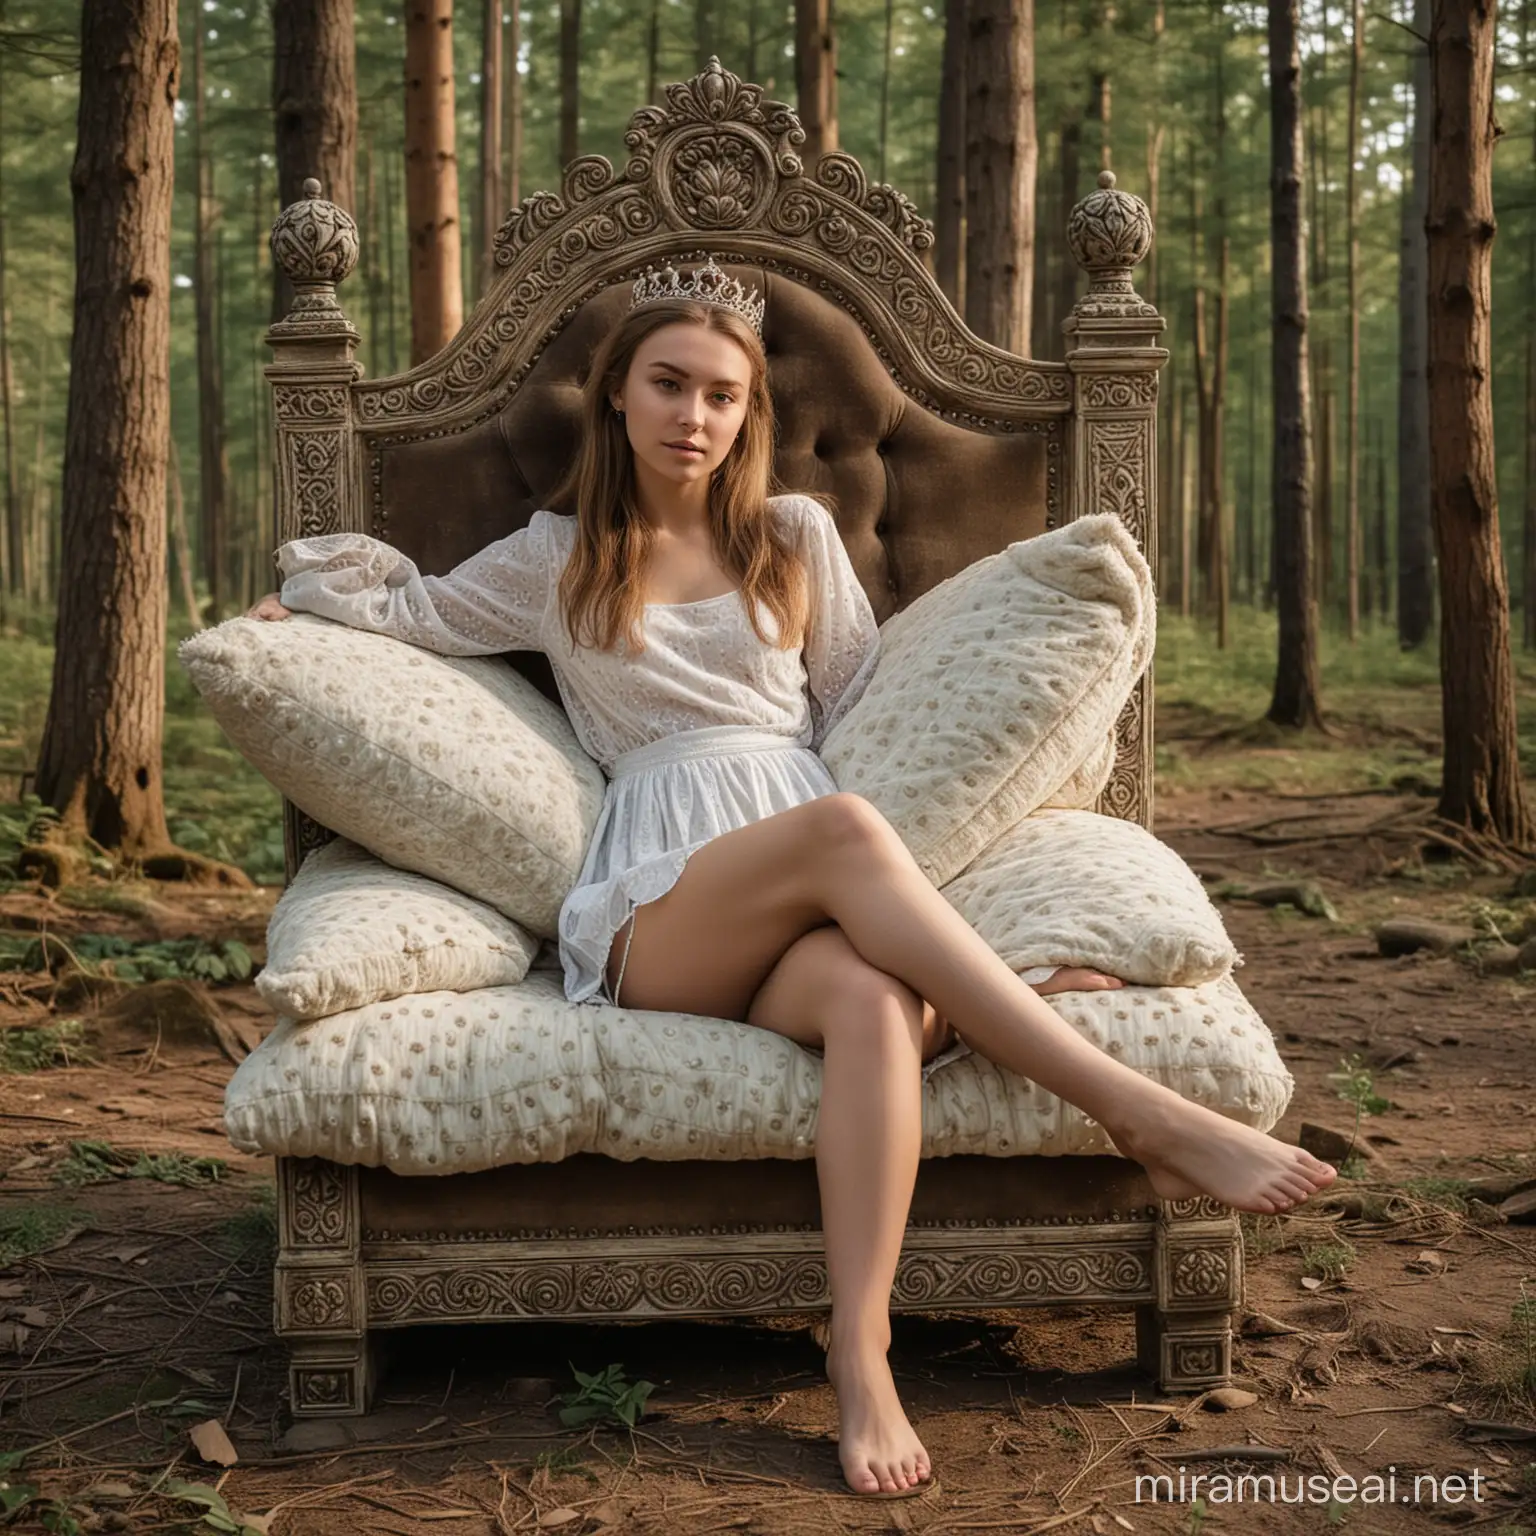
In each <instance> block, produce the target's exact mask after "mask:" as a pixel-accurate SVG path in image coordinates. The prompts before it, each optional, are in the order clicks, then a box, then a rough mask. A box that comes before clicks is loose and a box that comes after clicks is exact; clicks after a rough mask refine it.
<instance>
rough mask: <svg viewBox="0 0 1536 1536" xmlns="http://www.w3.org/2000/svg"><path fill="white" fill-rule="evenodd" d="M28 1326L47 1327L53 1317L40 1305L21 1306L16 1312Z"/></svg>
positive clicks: (49, 1325)
mask: <svg viewBox="0 0 1536 1536" xmlns="http://www.w3.org/2000/svg"><path fill="white" fill-rule="evenodd" d="M16 1316H17V1317H19V1318H20V1319H21V1320H22V1322H24V1323H25V1324H26V1325H27V1327H28V1328H48V1327H51V1326H52V1324H53V1319H52V1318H51V1317H49V1315H48V1314H47V1313H46V1312H45V1311H43V1309H42V1308H41V1307H23V1308H22V1309H21V1310H20V1311H19V1312H18V1313H17V1314H16Z"/></svg>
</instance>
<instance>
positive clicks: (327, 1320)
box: [288, 1278, 355, 1329]
mask: <svg viewBox="0 0 1536 1536" xmlns="http://www.w3.org/2000/svg"><path fill="white" fill-rule="evenodd" d="M289 1285H290V1287H291V1289H290V1290H289V1292H288V1315H289V1317H290V1318H291V1319H292V1320H293V1322H294V1324H295V1325H297V1326H298V1327H300V1328H308V1329H319V1328H350V1327H352V1326H354V1325H355V1324H354V1320H353V1318H352V1300H351V1294H350V1292H349V1290H348V1287H347V1286H346V1284H345V1283H344V1282H343V1281H341V1280H338V1279H334V1278H327V1279H308V1280H296V1281H295V1280H291V1281H290V1282H289Z"/></svg>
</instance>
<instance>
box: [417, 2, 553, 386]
mask: <svg viewBox="0 0 1536 1536" xmlns="http://www.w3.org/2000/svg"><path fill="white" fill-rule="evenodd" d="M568 3H569V4H572V5H579V3H580V0H568ZM561 36H562V42H561V49H562V76H563V73H564V60H563V53H564V32H563V29H562V34H561ZM562 84H563V80H562ZM453 111H454V108H453V0H407V3H406V10H405V218H406V230H407V232H408V236H409V240H408V244H409V249H410V258H411V363H412V365H413V366H414V365H415V364H416V363H424V362H425V361H426V360H427V359H428V358H429V357H432V356H434V355H435V354H436V353H438V352H441V351H442V349H443V348H444V347H445V346H447V345H448V343H449V342H450V341H451V340H452V339H453V337H454V335H455V334H456V333H457V332H458V329H459V327H460V326H461V325H462V324H463V323H464V281H463V273H462V270H461V266H460V263H461V261H462V254H461V251H460V228H459V162H458V158H457V155H456V153H455V149H454V119H453ZM563 121H564V105H563V103H562V124H563ZM563 134H564V128H563V126H562V136H563ZM563 153H564V151H563V150H562V154H563Z"/></svg>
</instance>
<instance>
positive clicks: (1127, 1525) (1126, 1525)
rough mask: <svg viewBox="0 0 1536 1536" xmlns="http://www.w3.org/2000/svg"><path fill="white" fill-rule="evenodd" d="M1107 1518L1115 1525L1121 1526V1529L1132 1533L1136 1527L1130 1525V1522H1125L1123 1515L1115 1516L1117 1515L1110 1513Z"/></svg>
mask: <svg viewBox="0 0 1536 1536" xmlns="http://www.w3.org/2000/svg"><path fill="white" fill-rule="evenodd" d="M1109 1518H1110V1519H1111V1520H1113V1521H1114V1522H1115V1524H1116V1525H1118V1526H1121V1527H1122V1528H1124V1529H1125V1530H1127V1531H1134V1530H1135V1529H1136V1527H1135V1526H1134V1525H1132V1524H1131V1522H1130V1521H1129V1520H1127V1519H1126V1518H1125V1516H1124V1515H1117V1514H1114V1513H1111V1514H1110V1517H1109Z"/></svg>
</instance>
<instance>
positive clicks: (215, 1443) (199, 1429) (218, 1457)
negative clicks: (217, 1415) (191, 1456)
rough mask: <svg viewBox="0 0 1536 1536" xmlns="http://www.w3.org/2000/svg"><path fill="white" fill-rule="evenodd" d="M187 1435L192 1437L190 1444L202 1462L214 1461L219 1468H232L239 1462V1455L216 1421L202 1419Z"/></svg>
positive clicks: (221, 1426)
mask: <svg viewBox="0 0 1536 1536" xmlns="http://www.w3.org/2000/svg"><path fill="white" fill-rule="evenodd" d="M187 1433H188V1435H190V1436H191V1437H192V1444H193V1445H194V1446H196V1447H197V1454H198V1455H199V1456H201V1457H202V1458H203V1460H204V1461H216V1462H218V1464H219V1465H220V1466H221V1467H232V1466H234V1464H235V1463H236V1462H237V1461H239V1459H240V1453H239V1452H238V1451H236V1450H235V1448H234V1446H232V1445H231V1444H230V1443H229V1436H228V1435H226V1434H225V1433H224V1426H223V1425H222V1424H220V1423H219V1421H218V1420H217V1419H204V1420H203V1422H202V1423H201V1424H194V1425H193V1426H192V1427H191V1428H190V1429H189V1430H188V1431H187Z"/></svg>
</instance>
